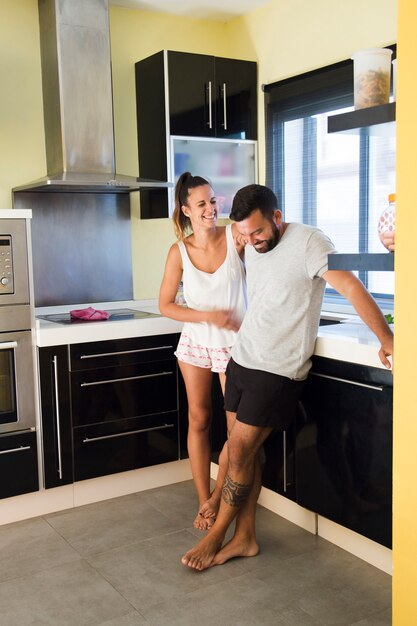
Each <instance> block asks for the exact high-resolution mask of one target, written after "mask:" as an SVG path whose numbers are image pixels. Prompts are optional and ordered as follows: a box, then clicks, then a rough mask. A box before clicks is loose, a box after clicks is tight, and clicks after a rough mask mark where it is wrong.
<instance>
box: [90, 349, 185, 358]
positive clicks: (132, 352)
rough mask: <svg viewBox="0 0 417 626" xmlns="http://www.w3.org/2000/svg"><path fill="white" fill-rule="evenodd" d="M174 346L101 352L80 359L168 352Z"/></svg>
mask: <svg viewBox="0 0 417 626" xmlns="http://www.w3.org/2000/svg"><path fill="white" fill-rule="evenodd" d="M173 347H174V346H157V347H156V348H140V349H139V348H138V349H137V350H120V351H119V352H101V353H100V354H82V355H81V356H80V359H96V358H98V357H102V356H117V355H119V354H135V353H137V352H152V351H154V350H169V349H172V348H173Z"/></svg>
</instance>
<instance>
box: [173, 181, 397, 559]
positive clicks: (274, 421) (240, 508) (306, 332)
mask: <svg viewBox="0 0 417 626" xmlns="http://www.w3.org/2000/svg"><path fill="white" fill-rule="evenodd" d="M277 205H278V203H277V199H276V197H275V195H274V193H273V192H272V191H271V190H270V189H268V188H267V187H264V186H262V185H248V186H247V187H244V188H243V189H241V190H240V191H239V192H238V193H237V194H236V196H235V199H234V201H233V207H232V212H231V214H230V217H231V219H233V220H235V221H236V223H237V228H238V231H239V233H240V234H241V235H242V236H243V238H244V239H245V240H246V242H247V243H248V244H249V245H248V246H246V251H245V257H246V269H247V284H248V310H247V313H246V316H245V318H244V320H243V323H242V326H241V328H240V330H239V334H238V337H237V341H236V343H235V345H234V347H233V349H232V359H231V360H230V362H229V365H228V368H227V371H226V391H225V408H226V411H227V420H228V431H229V439H228V443H227V448H228V470H227V475H226V479H225V481H224V485H223V491H222V500H221V503H220V509H219V512H218V515H217V520H216V522H215V523H214V525H213V526H212V528H211V530H210V532H209V533H208V534H207V536H206V537H204V539H202V540H201V541H200V542H199V543H198V544H197V545H196V546H195V547H194V548H193V549H192V550H189V551H188V552H187V553H186V554H185V555H184V556H183V557H182V559H181V560H182V563H183V564H184V565H186V566H188V567H191V568H193V569H196V570H199V571H201V570H204V569H206V568H208V567H210V566H212V565H220V564H222V563H225V562H226V561H227V560H229V559H230V558H233V557H237V556H255V555H256V554H257V553H258V551H259V547H258V544H257V541H256V535H255V511H256V502H257V499H258V495H259V491H260V488H261V474H260V465H259V460H258V452H259V449H260V447H261V445H262V443H263V442H264V441H265V439H266V438H267V437H268V435H269V434H270V433H271V431H272V430H273V429H275V428H278V429H285V428H287V426H288V424H289V423H290V422H291V420H292V419H293V418H294V415H295V413H296V409H297V403H298V400H299V398H300V395H301V391H302V387H303V381H304V380H305V379H306V377H307V374H308V371H309V369H310V366H311V360H310V357H311V355H312V354H313V351H314V343H315V340H316V336H317V330H318V326H319V320H320V310H321V305H322V300H323V295H324V290H325V286H326V282H328V283H329V284H330V285H331V286H332V287H333V288H334V289H336V290H337V291H338V292H339V293H340V294H341V295H342V296H344V297H345V298H347V299H348V300H349V302H350V303H351V304H352V305H353V306H354V308H355V309H356V312H357V313H358V315H359V316H360V317H361V318H362V320H363V321H364V322H365V324H366V325H367V326H368V327H369V328H370V329H371V330H372V331H373V332H374V333H375V335H376V336H377V337H378V339H379V341H380V342H381V348H380V350H379V357H380V359H381V362H382V363H383V364H384V365H385V366H386V367H387V368H389V367H390V366H391V364H390V361H389V360H388V358H387V357H388V356H390V355H392V354H393V336H392V333H391V330H390V328H389V326H388V325H387V323H386V321H385V318H384V316H383V315H382V313H381V311H380V309H379V308H378V306H377V305H376V303H375V301H374V300H373V298H372V296H371V295H370V294H369V292H368V291H367V290H366V289H365V287H364V286H363V284H362V283H361V282H360V281H359V280H358V279H357V278H356V277H355V276H354V275H353V274H352V273H351V272H347V271H330V270H328V268H327V255H328V254H329V253H332V252H334V251H335V249H334V246H333V244H332V243H331V241H330V240H329V239H328V238H327V237H326V236H325V235H324V234H323V233H322V232H321V231H320V230H318V229H316V228H312V227H311V226H306V225H304V224H295V223H290V224H288V223H285V222H283V220H282V214H281V211H279V210H278V208H277ZM235 517H236V518H237V519H236V529H235V534H234V536H233V537H232V539H231V540H230V541H229V542H228V543H227V544H226V545H225V546H223V547H222V543H223V541H224V537H225V533H226V530H227V529H228V527H229V526H230V524H231V523H232V521H233V520H234V518H235Z"/></svg>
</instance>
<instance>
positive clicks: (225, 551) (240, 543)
mask: <svg viewBox="0 0 417 626" xmlns="http://www.w3.org/2000/svg"><path fill="white" fill-rule="evenodd" d="M258 553H259V546H258V544H257V543H256V540H255V538H253V539H243V538H238V537H237V538H236V537H232V539H231V540H230V541H229V542H228V543H226V545H224V546H223V548H222V549H221V550H219V552H217V554H216V555H215V557H214V559H213V561H212V565H223V563H226V561H229V559H234V558H236V557H243V556H256V555H257V554H258Z"/></svg>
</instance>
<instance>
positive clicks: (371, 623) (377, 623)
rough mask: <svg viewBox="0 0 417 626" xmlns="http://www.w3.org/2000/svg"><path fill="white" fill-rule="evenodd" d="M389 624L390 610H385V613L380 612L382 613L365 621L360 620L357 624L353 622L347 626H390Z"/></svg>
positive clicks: (390, 620) (390, 618)
mask: <svg viewBox="0 0 417 626" xmlns="http://www.w3.org/2000/svg"><path fill="white" fill-rule="evenodd" d="M391 624H392V611H391V609H387V610H386V611H382V613H378V614H377V615H373V616H371V617H366V618H365V619H361V620H360V621H359V622H354V623H352V624H350V625H349V626H391Z"/></svg>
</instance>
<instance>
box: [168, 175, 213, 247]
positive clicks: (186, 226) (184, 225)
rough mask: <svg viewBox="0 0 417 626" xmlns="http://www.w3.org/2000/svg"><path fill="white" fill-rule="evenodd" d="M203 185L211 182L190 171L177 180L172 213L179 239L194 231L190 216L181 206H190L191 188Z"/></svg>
mask: <svg viewBox="0 0 417 626" xmlns="http://www.w3.org/2000/svg"><path fill="white" fill-rule="evenodd" d="M202 185H210V183H209V182H208V180H206V179H205V178H202V177H201V176H193V175H192V174H191V173H190V172H184V173H183V174H181V176H180V177H179V179H178V180H177V184H176V185H175V207H174V212H173V214H172V220H173V222H174V231H175V235H176V236H177V239H185V238H186V237H188V235H191V233H192V232H193V230H192V228H191V221H190V218H189V217H187V216H186V215H184V213H183V211H182V208H181V207H182V206H184V205H185V206H188V196H189V195H190V189H195V188H196V187H201V186H202Z"/></svg>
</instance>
